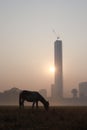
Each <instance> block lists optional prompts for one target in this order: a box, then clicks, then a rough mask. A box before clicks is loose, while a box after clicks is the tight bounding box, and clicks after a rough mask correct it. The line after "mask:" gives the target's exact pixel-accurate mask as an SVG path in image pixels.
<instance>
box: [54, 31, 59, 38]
mask: <svg viewBox="0 0 87 130" xmlns="http://www.w3.org/2000/svg"><path fill="white" fill-rule="evenodd" d="M52 31H53V33H54V35H55V36H56V37H57V39H59V37H58V36H57V33H56V31H55V30H54V29H52Z"/></svg>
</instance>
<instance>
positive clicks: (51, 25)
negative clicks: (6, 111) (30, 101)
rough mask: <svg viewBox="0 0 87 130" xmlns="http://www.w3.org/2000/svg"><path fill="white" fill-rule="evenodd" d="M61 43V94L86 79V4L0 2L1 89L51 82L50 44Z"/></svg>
mask: <svg viewBox="0 0 87 130" xmlns="http://www.w3.org/2000/svg"><path fill="white" fill-rule="evenodd" d="M53 29H55V30H56V32H57V35H58V36H60V39H61V40H62V41H63V79H64V93H65V94H66V95H69V94H70V91H71V89H72V88H78V83H79V82H81V81H87V0H0V90H1V91H3V90H5V89H9V88H11V87H14V86H15V87H18V88H22V89H29V90H38V89H42V88H46V89H47V90H48V91H50V85H51V84H52V83H53V82H54V81H53V80H54V79H53V77H54V76H53V74H51V73H50V72H49V67H50V66H51V65H53V62H54V44H53V43H54V41H55V40H56V36H55V35H54V33H53V31H52V30H53Z"/></svg>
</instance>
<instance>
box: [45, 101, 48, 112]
mask: <svg viewBox="0 0 87 130" xmlns="http://www.w3.org/2000/svg"><path fill="white" fill-rule="evenodd" d="M44 107H45V109H46V111H48V110H49V102H48V101H46V103H45V104H44Z"/></svg>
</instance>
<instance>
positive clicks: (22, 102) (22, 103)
mask: <svg viewBox="0 0 87 130" xmlns="http://www.w3.org/2000/svg"><path fill="white" fill-rule="evenodd" d="M21 105H22V107H23V108H24V100H23V99H22V101H21Z"/></svg>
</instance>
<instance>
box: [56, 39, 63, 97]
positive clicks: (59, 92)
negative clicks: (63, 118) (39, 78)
mask: <svg viewBox="0 0 87 130" xmlns="http://www.w3.org/2000/svg"><path fill="white" fill-rule="evenodd" d="M54 64H55V78H54V80H55V81H54V84H55V85H54V89H55V98H56V99H61V98H63V71H62V41H61V40H60V39H57V40H56V41H55V42H54Z"/></svg>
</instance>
